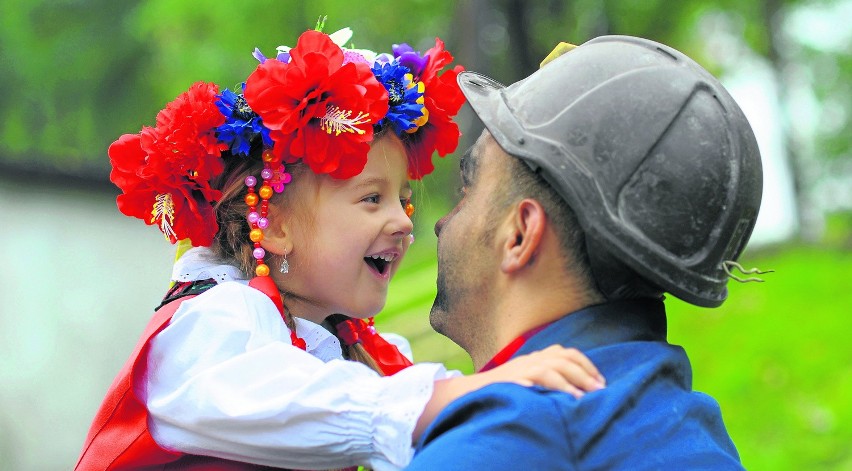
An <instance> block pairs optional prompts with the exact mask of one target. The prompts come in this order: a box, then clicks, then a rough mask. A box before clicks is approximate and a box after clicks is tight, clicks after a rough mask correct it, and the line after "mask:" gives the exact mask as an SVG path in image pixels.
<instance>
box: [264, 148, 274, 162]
mask: <svg viewBox="0 0 852 471" xmlns="http://www.w3.org/2000/svg"><path fill="white" fill-rule="evenodd" d="M273 160H275V155H274V154H272V151H271V150H269V149H267V150H265V151H263V161H264V162H272V161H273Z"/></svg>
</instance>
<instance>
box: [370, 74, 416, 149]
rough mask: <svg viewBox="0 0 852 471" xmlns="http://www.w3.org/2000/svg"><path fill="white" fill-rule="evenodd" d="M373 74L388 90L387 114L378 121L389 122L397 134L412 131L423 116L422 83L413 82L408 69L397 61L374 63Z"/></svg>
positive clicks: (381, 124)
mask: <svg viewBox="0 0 852 471" xmlns="http://www.w3.org/2000/svg"><path fill="white" fill-rule="evenodd" d="M373 74H374V75H375V76H376V79H377V80H378V81H379V82H381V84H382V85H384V86H385V89H387V91H388V106H389V109H388V114H387V115H386V116H385V117H384V118H382V120H381V121H379V122H378V125H379V126H383V125H385V124H386V123H388V122H390V125H391V126H392V127H393V129H394V131H395V132H396V134H397V135H398V136H402V133H404V132H407V131H414V130H416V129H417V127H418V126H419V124H418V123H417V121H418V120H420V119H421V118H422V117H423V114H424V113H423V110H424V109H425V108H424V106H423V84H422V83H420V82H414V81H413V79H412V77H411V74H410V70H409V69H408V67H405V66H403V65H401V64H400V63H399V61H393V62H391V63H375V64H374V65H373Z"/></svg>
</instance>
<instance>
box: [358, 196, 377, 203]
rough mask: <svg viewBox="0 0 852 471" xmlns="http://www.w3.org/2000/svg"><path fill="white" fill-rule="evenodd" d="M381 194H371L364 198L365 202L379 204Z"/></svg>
mask: <svg viewBox="0 0 852 471" xmlns="http://www.w3.org/2000/svg"><path fill="white" fill-rule="evenodd" d="M379 199H380V198H379V195H370V196H367V197H365V198H364V199H362V200H361V201H363V202H365V203H372V204H379Z"/></svg>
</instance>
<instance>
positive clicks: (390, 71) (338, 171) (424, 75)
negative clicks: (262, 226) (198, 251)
mask: <svg viewBox="0 0 852 471" xmlns="http://www.w3.org/2000/svg"><path fill="white" fill-rule="evenodd" d="M320 30H321V25H318V28H317V30H308V31H306V32H304V33H302V35H301V36H300V37H299V39H298V41H297V43H296V46H295V47H293V48H289V47H286V46H281V47H279V48H278V54H277V56H276V57H275V58H266V57H265V56H264V55H263V54H262V53H261V52H260V51H259V50H258V49H255V52H254V56H255V57H256V58H257V59H258V60H259V61H260V64H259V65H258V66H257V68H256V69H255V70H254V72H252V73H251V75H249V76H248V78H247V79H246V81H245V83H243V84H242V85H241V87H242V90H240V92H241V93H235V92H234V91H231V90H228V89H225V90H223V91H221V92H220V91H219V88H218V86H217V85H215V84H213V83H205V82H197V83H195V84H193V85H192V86H191V87H190V88H189V90H187V91H186V92H184V93H182V94H180V95H179V96H178V97H177V98H176V99H175V100H174V101H172V102H171V103H169V104H168V105H166V107H165V108H164V109H163V110H161V111H160V112H159V113H158V114H157V120H156V125H155V126H154V127H148V126H145V127H143V128H142V130H141V132H139V133H138V134H125V135H123V136H121V137H120V138H119V139H118V140H116V141H115V142H114V143H113V144H112V145H110V147H109V157H110V162H111V164H112V167H113V168H112V171H111V173H110V180H111V181H112V182H113V183H114V184H116V185H117V186H118V187H119V188H120V189H121V190H122V194H121V195H119V196H118V198H117V204H118V208H119V210H120V211H121V212H122V213H124V214H125V215H128V216H133V217H137V218H140V219H142V220H144V221H145V222H146V224H149V225H153V224H156V225H157V226H158V228H159V229H160V230H161V231H162V232H163V234H165V236H166V238H167V239H169V240H170V241H171V242H172V243H175V242H177V241H178V240H181V239H190V240H191V242H192V245H195V246H209V245H211V244H212V242H213V238H214V236H215V235H216V232H217V231H218V225H217V223H216V217H215V214H214V209H213V203H214V202H215V201H217V200H219V199H220V198H221V197H222V194H221V191H219V190H217V189H214V188H212V186H211V182H212V181H213V180H214V179H215V178H216V177H218V176H219V175H221V174H222V172H223V171H224V168H225V167H224V162H223V158H222V157H223V153H225V155H228V154H230V156H232V157H235V158H236V157H240V156H245V157H248V156H249V154H250V152H251V150H252V149H255V148H257V147H261V146H262V148H263V152H262V156H263V157H262V158H263V161H264V172H263V173H262V175H261V178H262V180H263V184H262V186H261V187H260V188H259V190H258V193H257V194H258V195H259V197H260V200H259V201H255V200H257V198H254V199H253V200H252V201H254V202H255V203H258V202H260V203H262V205H261V206H260V207H261V208H262V209H264V211H263V213H264V214H261V215H260V216H264V217H265V212H266V211H265V206H266V205H267V204H268V203H267V201H268V199H269V197H271V191H272V190H274V191H276V192H280V191H282V190H283V189H284V186H285V184H286V183H287V182H289V178H290V175H289V174H288V173H287V172H286V171H285V168H284V164H292V163H296V162H300V161H301V162H303V163H305V164H306V165H308V166H309V167H310V168H311V170H313V171H314V172H315V173H317V174H328V175H330V176H332V177H334V178H340V179H345V178H351V177H353V176H355V175H358V174H359V173H360V172H361V171H362V170H363V169H364V165H365V164H366V162H367V153H368V152H369V149H370V142H371V141H372V139H373V136H374V133H375V132H377V131H378V130H380V129H384V128H390V129H392V130H393V131H394V132H395V133H396V134H397V135H398V136H400V137H401V139H402V141H403V143H404V145H405V146H406V148H407V154H408V158H409V166H408V174H409V177H411V178H412V179H420V178H422V177H423V176H425V175H427V174H429V173H431V172H432V170H433V169H434V166H433V164H432V154H433V153H434V152H435V151H437V152H438V154H439V155H440V156H442V157H443V156H445V155H447V154H448V153H451V152H453V151H454V150H455V149H456V147H457V145H458V140H459V136H461V133H460V132H459V128H458V125H456V123H454V122H453V121H452V117H453V116H455V114H456V113H458V111H459V108H461V105H462V104H463V103H464V96H463V95H462V93H461V90H460V89H459V87H458V84H457V83H456V76H457V75H458V73H459V72H461V71H462V70H463V68H462V67H461V66H455V67H454V68H452V69H449V70H446V71H443V72H441V70H442V69H443V68H444V67H445V66H446V65H447V64H449V63H450V62H452V60H453V56H452V55H451V54H450V53H449V52H448V51H446V50H445V49H444V43H443V41H441V40H440V39H438V38H436V40H435V46H434V47H432V48H431V49H429V50H428V51H426V52H425V53H424V54H420V53H418V52H417V51H415V50H414V49H412V48H411V47H410V46H409V45H407V44H400V45H394V46H393V48H392V51H393V52H392V53H390V54H376V53H374V52H372V51H367V50H359V49H347V48H345V47H343V46H344V44H346V43H347V42H349V40H350V38H351V36H352V31H351V30H350V29H349V28H344V29H342V30H340V31H337V32H336V33H333V34H331V35H329V34H325V33H322V32H321V31H320ZM252 178H254V177H252ZM253 182H254V181H253ZM248 183H250V182H248V181H247V185H248ZM255 183H256V182H255ZM255 183H252V184H251V185H249V192H250V194H253V188H254V184H255ZM248 202H249V201H248V197H247V203H248ZM249 206H252V207H254V206H255V205H252V204H249ZM252 212H255V211H252ZM253 219H254V220H255V222H252V221H251V220H249V224H250V226H252V228H253V229H256V228H257V220H258V219H259V218H258V217H254V218H253ZM255 242H256V245H258V246H259V243H258V241H255ZM261 261H262V260H260V259H259V262H261Z"/></svg>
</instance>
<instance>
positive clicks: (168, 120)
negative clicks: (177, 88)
mask: <svg viewBox="0 0 852 471" xmlns="http://www.w3.org/2000/svg"><path fill="white" fill-rule="evenodd" d="M217 93H218V87H216V85H214V84H207V83H203V82H198V83H195V84H193V85H192V87H190V89H189V90H188V91H187V92H185V93H183V94H181V95H180V96H178V97H177V98H176V99H175V100H174V101H172V102H171V103H169V104H168V105H167V106H166V108H165V109H163V110H162V111H160V113H159V114H158V115H157V126H156V127H154V128H151V127H144V128H143V129H142V131H141V132H140V133H139V134H125V135H123V136H121V137H120V138H119V139H118V140H117V141H115V142H114V143H113V144H112V145H110V147H109V151H108V152H109V157H110V162H111V163H112V166H113V169H112V172H110V180H111V181H112V182H113V183H115V185H116V186H118V187H119V188H120V189H121V190H122V194H121V195H119V196H118V198H117V199H116V203H117V204H118V209H119V210H120V211H121V212H122V213H124V214H126V215H128V216H133V217H137V218H139V219H142V220H143V221H145V223H146V224H149V225H150V224H157V226H158V227H159V228H160V230H161V231H163V233H164V234H165V235H166V237H167V238H168V239H169V240H170V241H171V242H172V243H175V242H176V241H178V240H179V239H184V238H189V239H190V240H191V241H192V243H193V245H197V246H200V245H210V244H211V243H212V242H213V236H214V235H215V234H216V231H217V230H218V226H217V224H216V218H215V215H214V213H213V207H212V205H211V202H213V201H215V200H218V199H219V198H220V197H221V192H220V191H218V190H214V189H213V188H211V187H210V180H211V179H212V178H213V177H215V176H216V175H218V174H219V173H221V172H222V170H223V163H222V161H221V158H220V156H221V151H222V150H225V149H226V148H227V146H226V145H225V144H222V143H219V142H218V141H217V140H216V136H215V134H214V130H215V128H216V127H217V126H219V125H221V124H222V123H223V122H224V121H225V116H224V115H222V113H221V112H219V110H218V108H217V107H216V105H215V97H216V94H217Z"/></svg>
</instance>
